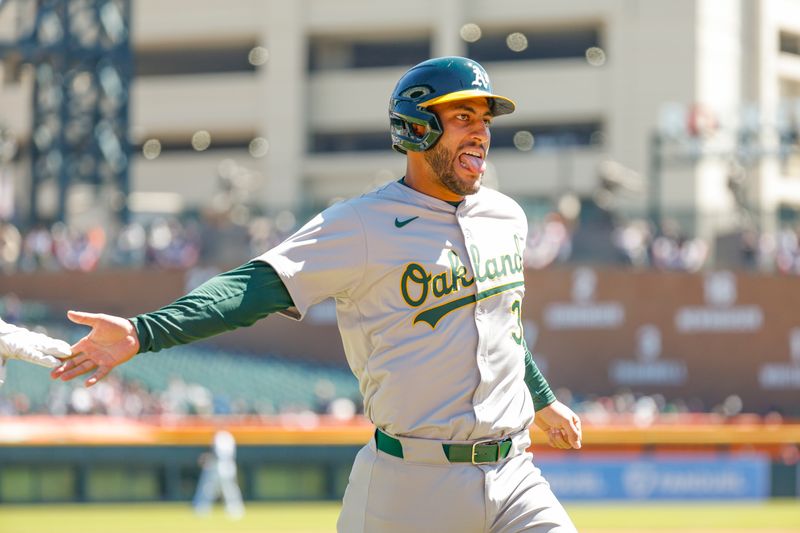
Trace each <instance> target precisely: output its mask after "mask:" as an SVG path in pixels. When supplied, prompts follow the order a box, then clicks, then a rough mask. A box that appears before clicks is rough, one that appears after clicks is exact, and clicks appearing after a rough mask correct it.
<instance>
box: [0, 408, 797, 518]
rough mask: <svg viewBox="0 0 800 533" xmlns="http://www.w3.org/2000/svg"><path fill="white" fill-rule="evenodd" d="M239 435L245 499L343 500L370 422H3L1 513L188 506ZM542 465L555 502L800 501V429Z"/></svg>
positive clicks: (618, 445) (623, 445)
mask: <svg viewBox="0 0 800 533" xmlns="http://www.w3.org/2000/svg"><path fill="white" fill-rule="evenodd" d="M221 427H225V428H226V429H228V430H229V431H231V433H232V434H233V435H234V436H235V437H236V439H237V441H238V443H239V446H238V451H237V461H238V465H239V478H240V484H241V486H242V489H243V493H244V495H245V497H246V499H248V500H312V499H314V500H317V499H334V500H335V499H340V498H341V497H342V494H343V492H344V488H345V486H346V483H347V476H348V473H349V470H350V466H351V464H352V461H353V459H354V457H355V454H356V453H357V451H358V449H359V448H360V447H361V446H362V445H363V444H364V443H366V442H367V441H368V440H369V439H370V437H371V433H372V431H373V428H372V426H371V425H369V424H368V423H367V422H365V421H363V420H360V419H358V420H354V421H352V422H349V423H342V422H332V421H329V420H325V419H323V420H320V421H319V422H318V424H317V425H316V426H315V427H308V426H300V425H290V424H287V423H285V422H284V423H281V422H280V420H277V419H276V420H274V421H272V422H268V421H259V422H257V423H256V422H254V421H242V420H224V419H214V420H210V419H206V420H203V419H184V420H182V421H174V420H172V421H165V420H149V421H142V420H138V421H137V420H125V419H107V418H103V417H62V418H52V417H25V418H1V417H0V429H2V431H0V504H2V503H12V502H13V503H23V502H25V503H31V502H62V501H63V502H110V501H120V502H129V501H169V500H172V501H186V500H189V499H191V497H192V495H193V492H194V490H195V487H196V486H197V479H198V476H199V472H200V466H199V463H198V459H199V458H200V456H201V455H202V454H203V453H204V452H207V451H208V449H209V444H210V442H211V440H212V437H213V433H214V432H215V431H216V430H218V429H220V428H221ZM531 436H532V440H533V443H534V444H533V446H532V449H531V451H532V452H533V453H534V455H535V460H536V462H537V464H539V466H540V467H541V468H542V470H543V471H544V472H545V474H546V475H548V476H549V477H551V478H552V479H551V482H552V483H553V487H554V489H555V490H556V492H557V493H558V494H559V496H560V497H562V498H565V499H576V500H598V499H599V500H607V499H636V500H656V499H764V498H768V497H797V496H798V495H800V490H798V486H799V484H800V469H798V461H797V459H798V458H797V456H796V455H795V456H793V457H790V456H789V455H787V453H786V450H787V449H790V448H791V447H792V446H795V448H794V449H795V450H796V443H797V442H798V441H800V425H798V424H794V425H791V424H784V425H779V426H772V427H764V426H763V425H762V424H748V423H741V424H709V423H674V424H658V425H654V426H651V427H648V428H636V427H635V426H632V425H630V424H627V425H616V426H603V427H600V426H591V425H590V426H587V427H586V431H585V435H584V448H583V450H581V451H580V452H575V451H569V452H567V451H559V450H553V449H551V448H549V447H548V446H547V445H546V442H545V437H544V436H543V435H542V434H541V433H540V432H538V431H535V430H534V431H533V432H532V435H531Z"/></svg>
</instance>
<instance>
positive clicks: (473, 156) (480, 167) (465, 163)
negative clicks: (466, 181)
mask: <svg viewBox="0 0 800 533" xmlns="http://www.w3.org/2000/svg"><path fill="white" fill-rule="evenodd" d="M458 163H459V164H460V165H461V167H462V168H465V169H467V170H469V171H470V172H472V173H473V174H483V173H484V172H486V160H485V159H484V158H483V154H482V153H481V152H479V151H477V150H467V151H465V152H462V153H461V154H460V155H459V156H458Z"/></svg>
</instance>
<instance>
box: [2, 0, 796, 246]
mask: <svg viewBox="0 0 800 533" xmlns="http://www.w3.org/2000/svg"><path fill="white" fill-rule="evenodd" d="M12 5H13V2H9V3H7V4H6V5H5V6H3V9H0V29H2V28H5V29H6V30H8V29H9V28H13V24H14V22H13V20H14V19H13V16H14V13H15V11H14V10H13V9H12ZM9 19H10V20H9ZM131 28H132V37H133V46H134V60H135V67H136V68H135V71H136V76H135V78H134V82H133V88H132V94H131V103H130V109H131V142H132V143H133V144H134V146H135V151H136V155H135V157H134V158H133V159H132V161H131V165H132V166H131V178H130V179H131V194H130V207H131V209H132V211H133V213H134V214H136V213H151V212H175V211H181V210H183V209H192V208H199V207H201V206H203V205H205V204H207V203H208V202H209V201H210V199H211V198H213V197H214V196H215V194H216V193H218V192H219V190H220V189H221V188H224V187H225V186H226V183H227V184H228V185H227V186H229V185H230V183H231V182H235V185H236V187H237V188H238V189H240V190H244V191H246V193H247V195H246V198H247V200H248V201H250V202H252V203H254V204H256V205H258V206H259V207H261V208H263V209H265V210H266V211H267V212H271V213H277V212H280V211H281V210H287V209H288V210H292V211H295V212H300V213H301V214H302V216H305V215H306V214H307V213H308V212H311V211H314V210H317V209H319V208H322V207H325V206H326V205H328V204H329V203H330V202H331V201H332V200H334V199H336V198H340V197H348V196H352V195H355V194H359V193H361V192H362V191H365V190H367V189H369V188H371V187H372V186H373V185H375V184H377V183H382V182H385V181H387V180H391V179H397V178H399V177H400V176H402V174H403V171H404V158H403V157H402V156H400V155H398V154H395V153H393V152H392V151H391V150H390V148H389V146H390V141H389V135H388V131H387V113H386V110H387V102H388V98H389V94H390V92H391V90H392V88H393V85H394V83H395V81H396V80H397V79H398V78H399V76H400V75H401V74H402V73H403V72H404V71H405V70H406V69H407V68H408V67H409V66H411V65H413V64H415V63H416V62H419V61H421V60H423V59H426V58H427V57H430V56H438V55H466V56H470V57H472V58H474V59H476V60H478V61H480V62H481V63H482V64H484V66H485V67H486V68H487V70H488V71H489V73H490V74H491V75H492V78H493V80H492V81H493V84H494V86H495V89H496V90H497V91H499V92H500V93H501V94H504V95H508V96H509V97H511V98H513V99H515V100H516V102H517V104H518V111H517V112H516V113H514V114H513V115H510V116H508V117H503V118H502V120H498V121H497V122H496V124H495V125H494V126H493V149H492V155H491V158H490V162H491V164H490V168H489V171H488V176H487V181H488V182H489V183H490V184H492V183H494V184H495V185H496V186H497V187H499V188H500V189H501V190H503V191H504V192H506V193H508V194H511V195H513V196H514V197H515V198H517V199H519V200H520V202H521V203H523V205H524V206H526V207H527V208H529V209H531V210H536V208H537V207H543V208H545V209H546V207H547V206H548V205H553V204H554V203H555V202H556V201H557V199H558V198H559V197H561V196H562V195H564V194H566V193H574V194H576V195H577V196H578V197H580V198H582V199H588V198H591V197H592V196H593V195H594V194H595V192H596V191H597V189H598V188H600V187H601V185H604V186H606V188H608V185H609V183H611V188H612V189H616V190H617V192H619V195H620V198H619V199H618V203H617V204H616V206H617V208H618V209H621V210H624V211H627V212H630V213H638V214H642V215H644V214H649V215H651V216H656V217H657V218H660V217H661V216H664V214H665V213H667V214H669V215H670V216H675V217H678V218H679V219H680V220H681V222H682V223H683V224H684V225H686V226H687V227H688V228H689V229H690V231H693V232H698V233H700V234H705V235H710V233H711V232H713V231H719V230H724V229H726V228H727V227H731V226H734V225H736V224H737V223H739V221H740V214H741V211H742V209H745V210H746V211H748V212H750V213H755V216H756V217H757V219H758V223H759V225H761V226H763V227H767V228H769V227H770V226H771V225H773V224H774V223H775V222H774V221H775V220H776V218H777V215H778V213H779V212H787V211H788V212H791V213H794V212H795V210H796V209H797V208H798V206H800V164H799V163H798V162H797V155H796V153H795V154H794V155H792V147H793V146H794V145H796V143H797V131H798V127H799V126H798V122H800V0H763V1H758V2H754V1H749V0H682V1H680V2H653V1H650V0H569V1H567V2H547V3H543V2H529V1H527V0H502V1H500V0H498V1H492V2H488V1H480V0H441V1H437V2H434V3H431V2H426V1H422V0H408V1H406V2H404V3H402V4H396V3H386V2H369V1H367V0H346V1H338V2H330V1H327V0H297V1H293V2H285V1H279V0H269V1H264V0H231V1H227V2H218V1H213V0H191V1H189V0H171V1H170V2H169V3H164V2H159V1H157V0H134V1H133V5H132V20H131ZM0 79H2V83H1V86H0V121H1V122H2V123H3V124H5V125H6V126H7V127H9V128H11V129H12V130H13V131H14V132H15V134H16V136H17V138H18V139H19V144H20V146H22V147H23V148H24V147H25V146H26V145H27V144H28V139H29V138H30V134H31V132H30V117H31V109H30V108H31V90H32V83H31V73H30V72H29V70H27V69H26V68H25V67H24V66H23V67H17V68H11V66H10V65H8V64H6V68H4V69H3V71H2V76H0ZM24 155H25V150H24V149H23V150H22V151H21V155H20V156H19V157H17V159H16V162H15V170H16V174H15V178H14V181H15V188H14V191H15V192H14V194H15V196H16V198H17V200H18V201H17V202H15V205H17V206H19V208H20V209H24V206H25V203H26V201H27V198H28V192H27V191H26V184H27V183H28V182H29V181H30V179H29V177H28V174H29V172H30V170H29V168H30V165H29V164H27V163H26V162H25V161H24ZM609 159H610V160H613V161H615V162H617V163H618V164H619V165H618V166H619V167H620V168H625V169H628V170H629V171H630V172H628V177H627V178H625V177H624V176H623V178H622V179H621V180H619V179H616V178H617V177H615V176H612V177H611V179H610V180H609V177H608V176H603V175H602V172H600V171H599V170H598V169H599V168H601V166H600V165H601V163H602V162H603V161H606V160H609ZM733 164H736V165H738V166H736V168H741V169H744V170H743V171H744V177H745V179H744V180H740V181H736V180H731V179H730V178H731V172H732V171H731V169H732V168H733V166H732V165H733ZM637 180H640V181H639V182H637ZM737 183H738V184H743V185H742V186H740V187H739V188H738V190H736V191H733V192H736V194H732V186H733V187H734V188H735V187H736V185H737ZM2 190H3V191H6V190H8V189H7V188H6V189H2ZM620 191H621V192H620ZM626 191H627V192H628V193H629V194H623V193H625V192H626ZM4 194H7V193H5V192H4ZM737 199H738V200H737ZM70 205H72V206H73V207H72V211H71V213H70V216H71V217H80V216H82V214H84V213H88V212H89V211H91V209H90V208H91V207H96V205H92V204H89V205H86V204H81V203H79V202H74V203H72V204H70Z"/></svg>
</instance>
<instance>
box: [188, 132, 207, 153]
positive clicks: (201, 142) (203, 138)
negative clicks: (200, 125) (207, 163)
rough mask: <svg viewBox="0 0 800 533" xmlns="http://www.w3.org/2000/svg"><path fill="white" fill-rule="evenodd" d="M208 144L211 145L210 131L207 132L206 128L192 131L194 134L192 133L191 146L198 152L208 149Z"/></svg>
mask: <svg viewBox="0 0 800 533" xmlns="http://www.w3.org/2000/svg"><path fill="white" fill-rule="evenodd" d="M209 146H211V134H210V133H208V132H207V131H206V130H200V131H196V132H194V135H192V148H194V149H195V150H197V151H198V152H202V151H203V150H206V149H208V147H209Z"/></svg>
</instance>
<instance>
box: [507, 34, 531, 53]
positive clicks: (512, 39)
mask: <svg viewBox="0 0 800 533" xmlns="http://www.w3.org/2000/svg"><path fill="white" fill-rule="evenodd" d="M506 45H507V46H508V47H509V48H510V49H511V50H512V51H514V52H522V51H523V50H525V49H526V48H528V38H527V37H525V35H524V34H522V33H520V32H518V31H517V32H514V33H510V34H509V35H508V37H506Z"/></svg>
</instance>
